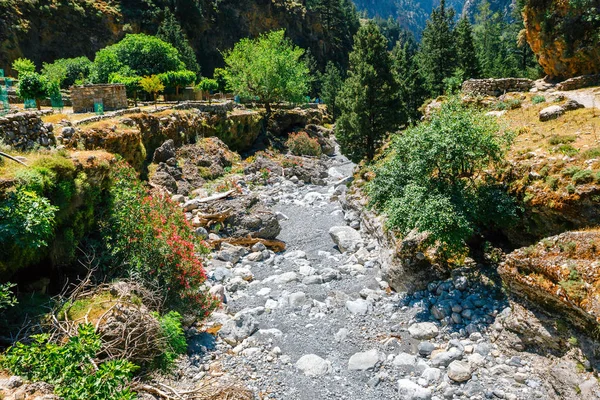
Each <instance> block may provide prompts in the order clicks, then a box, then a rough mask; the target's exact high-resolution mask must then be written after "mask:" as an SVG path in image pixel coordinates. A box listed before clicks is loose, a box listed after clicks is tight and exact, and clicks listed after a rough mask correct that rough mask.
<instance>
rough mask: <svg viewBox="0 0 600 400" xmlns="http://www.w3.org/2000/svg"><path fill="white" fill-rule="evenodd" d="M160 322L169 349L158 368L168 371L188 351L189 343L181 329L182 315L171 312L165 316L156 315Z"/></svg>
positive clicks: (161, 358)
mask: <svg viewBox="0 0 600 400" xmlns="http://www.w3.org/2000/svg"><path fill="white" fill-rule="evenodd" d="M155 317H156V318H157V319H158V320H159V322H160V328H161V330H162V335H163V337H164V338H165V339H166V343H167V348H166V349H165V351H164V353H163V355H162V356H161V357H160V359H159V360H158V366H159V367H161V368H163V369H168V368H169V367H170V366H171V365H172V364H173V362H174V361H175V360H176V359H177V357H178V356H179V355H180V354H185V352H186V351H187V342H186V340H185V335H184V333H183V328H182V327H181V314H179V313H178V312H176V311H170V312H168V313H167V314H165V315H163V316H159V315H158V314H155Z"/></svg>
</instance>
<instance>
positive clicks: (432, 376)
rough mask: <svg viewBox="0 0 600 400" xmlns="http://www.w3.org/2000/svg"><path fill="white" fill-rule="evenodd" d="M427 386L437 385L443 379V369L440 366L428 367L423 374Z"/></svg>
mask: <svg viewBox="0 0 600 400" xmlns="http://www.w3.org/2000/svg"><path fill="white" fill-rule="evenodd" d="M421 378H423V379H424V380H425V384H426V385H427V386H431V385H435V384H437V383H438V382H439V381H440V380H441V379H442V371H441V370H440V369H438V368H427V369H426V370H425V371H423V373H422V374H421Z"/></svg>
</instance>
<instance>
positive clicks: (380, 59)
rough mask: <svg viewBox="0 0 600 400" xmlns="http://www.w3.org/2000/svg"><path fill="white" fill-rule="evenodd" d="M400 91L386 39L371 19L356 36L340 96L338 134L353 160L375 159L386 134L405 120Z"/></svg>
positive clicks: (342, 147)
mask: <svg viewBox="0 0 600 400" xmlns="http://www.w3.org/2000/svg"><path fill="white" fill-rule="evenodd" d="M398 90H399V87H398V83H397V82H396V79H395V76H394V73H393V71H392V58H391V57H390V54H389V52H388V51H387V39H386V38H385V37H384V36H383V35H382V34H381V32H379V28H378V27H377V25H375V23H373V22H369V23H367V24H366V25H363V26H362V27H361V28H360V29H359V30H358V33H357V34H356V36H355V37H354V49H353V51H352V53H350V68H349V70H348V78H347V79H346V81H345V82H344V85H343V87H342V91H341V93H340V95H339V105H340V111H341V113H340V117H339V119H338V123H337V126H336V137H337V139H338V142H339V143H340V146H341V149H342V151H343V152H344V154H346V155H347V156H348V157H349V158H350V159H351V160H353V161H355V162H358V161H360V160H361V159H363V158H365V159H367V160H368V161H371V160H373V158H374V157H375V152H376V150H377V148H379V146H380V145H381V143H382V142H383V139H384V138H385V135H386V134H387V133H389V132H392V131H394V130H396V129H397V127H398V125H399V123H400V122H401V119H402V116H401V115H400V113H399V112H398V110H396V106H397V104H396V103H397V98H398Z"/></svg>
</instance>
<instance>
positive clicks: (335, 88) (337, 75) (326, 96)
mask: <svg viewBox="0 0 600 400" xmlns="http://www.w3.org/2000/svg"><path fill="white" fill-rule="evenodd" d="M343 84H344V80H343V79H342V74H341V72H340V70H339V69H338V68H337V67H336V66H335V64H333V63H332V62H331V61H330V62H328V63H327V67H326V68H325V73H324V74H323V75H322V77H321V98H322V99H323V102H324V103H325V104H327V110H328V111H329V112H330V113H331V115H332V116H333V119H337V117H338V116H339V106H338V101H337V100H338V95H339V92H340V90H341V89H342V85H343Z"/></svg>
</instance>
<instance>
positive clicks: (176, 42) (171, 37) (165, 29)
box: [156, 8, 200, 75]
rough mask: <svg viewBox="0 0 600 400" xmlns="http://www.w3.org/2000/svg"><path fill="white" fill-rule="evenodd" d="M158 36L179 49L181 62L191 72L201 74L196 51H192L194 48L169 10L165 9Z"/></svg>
mask: <svg viewBox="0 0 600 400" xmlns="http://www.w3.org/2000/svg"><path fill="white" fill-rule="evenodd" d="M156 36H157V37H158V38H159V39H162V40H164V41H165V42H167V43H170V44H172V45H173V47H175V48H176V49H177V51H178V52H179V56H180V58H181V61H183V63H184V64H185V67H186V68H187V69H188V70H189V71H193V72H194V73H195V74H196V75H199V74H200V66H199V65H198V61H196V53H194V49H192V46H190V43H189V42H188V40H187V38H186V37H185V34H184V33H183V30H182V29H181V25H179V22H178V21H177V18H175V15H174V14H173V13H172V12H171V11H170V10H169V9H168V8H167V9H165V17H164V19H163V22H162V23H161V24H160V26H159V27H158V32H157V33H156Z"/></svg>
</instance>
